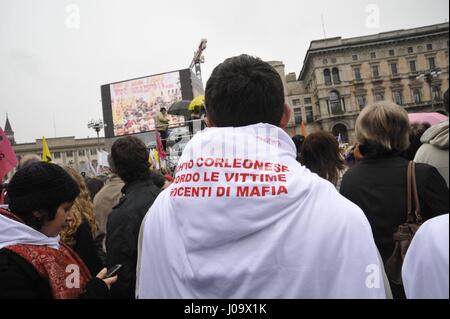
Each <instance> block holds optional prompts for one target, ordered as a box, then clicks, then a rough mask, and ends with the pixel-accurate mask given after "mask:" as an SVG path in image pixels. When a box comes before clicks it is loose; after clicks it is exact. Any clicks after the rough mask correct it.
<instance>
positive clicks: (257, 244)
mask: <svg viewBox="0 0 450 319" xmlns="http://www.w3.org/2000/svg"><path fill="white" fill-rule="evenodd" d="M205 105H206V118H205V123H206V125H207V126H208V128H206V129H204V130H202V131H201V132H200V133H198V134H195V135H194V136H193V138H192V139H191V140H190V142H189V143H188V144H187V146H186V147H185V149H184V151H183V154H182V156H181V158H180V161H179V166H178V169H177V170H175V172H170V171H166V170H160V171H154V170H151V169H150V164H149V151H148V149H147V148H146V146H145V144H144V143H143V142H142V141H141V140H139V139H138V138H136V137H133V136H127V137H123V138H120V139H118V140H116V141H115V142H114V144H113V145H112V148H111V154H110V156H109V158H108V160H109V164H110V170H111V173H110V175H109V176H108V179H107V180H106V181H100V182H99V180H98V179H97V180H95V179H85V178H83V177H82V176H81V175H80V174H79V173H78V172H77V171H76V170H74V169H72V168H70V167H59V166H57V165H55V164H51V163H46V162H41V161H40V160H39V159H38V158H35V157H27V158H24V159H23V160H22V161H21V163H20V166H19V168H18V170H17V172H16V173H15V175H14V176H13V177H12V179H11V180H10V182H9V184H8V186H7V189H6V195H5V204H6V205H7V207H8V208H7V209H6V208H2V209H0V298H83V299H92V298H94V299H95V298H120V299H134V298H139V299H162V298H168V299H176V298H188V299H201V298H205V299H211V298H213V299H217V298H219V299H241V298H249V299H260V298H263V299H270V298H289V299H290V298H294V299H296V298H301V299H302V298H313V299H317V298H357V299H360V298H369V299H389V298H395V299H403V298H449V270H448V269H449V268H448V267H449V252H448V251H449V250H448V246H449V228H448V227H449V226H448V223H449V217H448V213H449V199H448V192H449V189H448V175H449V170H448V166H449V161H448V154H449V150H448V146H449V138H448V120H447V121H445V122H442V123H439V124H437V125H435V126H430V125H429V124H427V123H423V124H420V125H411V124H410V121H409V119H408V114H407V112H406V111H405V110H404V109H403V108H402V107H400V106H398V105H396V104H394V103H391V102H378V103H376V104H373V105H369V106H367V107H365V108H364V109H363V110H362V112H361V113H360V115H359V117H358V119H357V121H356V127H355V133H356V143H355V145H352V146H351V147H349V148H348V149H346V150H343V149H342V147H340V145H339V143H338V141H337V139H336V137H334V136H333V135H331V134H330V133H328V132H325V131H318V132H314V133H312V134H310V135H308V136H294V137H293V138H291V137H289V135H288V134H287V133H286V132H285V131H284V130H283V128H285V127H286V125H287V124H288V122H289V120H290V118H291V110H290V108H289V106H288V105H287V104H285V101H284V89H283V84H282V81H281V78H280V76H279V74H278V73H277V72H276V71H275V70H274V68H273V67H271V66H270V65H269V64H268V63H266V62H263V61H262V60H260V59H258V58H255V57H251V56H248V55H241V56H237V57H233V58H230V59H227V60H225V61H224V62H223V63H221V64H220V65H218V66H217V67H216V68H215V69H214V71H213V73H212V75H211V77H210V79H209V80H208V82H207V85H206V95H205ZM444 105H445V108H446V111H447V112H448V105H449V100H448V91H447V92H446V93H445V101H444ZM160 113H161V114H159V115H158V116H159V118H158V123H159V124H157V125H156V126H157V129H158V130H162V131H164V130H166V129H167V128H166V125H167V123H166V120H165V117H166V115H165V114H164V111H162V112H160ZM197 113H199V112H198V110H197V111H196V114H195V116H197ZM198 115H199V114H198ZM264 133H267V135H264ZM249 141H250V142H249ZM251 141H256V142H255V143H256V144H258V145H257V146H255V147H250V146H249V144H251V143H252V142H251ZM261 143H262V145H263V147H260V146H261ZM252 146H253V145H252ZM274 146H275V147H274ZM240 148H243V149H244V151H243V152H242V153H239V154H236V152H239V149H240ZM227 150H228V151H227ZM208 159H211V163H213V164H214V165H207V163H208ZM233 160H234V162H233ZM231 162H233V163H239V165H237V164H236V165H228V164H227V163H231ZM250 162H251V163H255V164H254V165H251V166H246V165H245V163H250ZM411 162H415V169H414V174H413V175H414V176H415V182H416V188H417V194H418V200H417V202H416V203H415V204H414V205H413V207H410V206H411V205H410V204H409V198H408V196H407V193H408V192H407V188H408V187H409V186H408V185H409V177H408V176H410V175H409V174H408V173H407V171H408V167H413V166H411V164H410V163H411ZM267 167H270V168H273V169H272V170H267V169H266V170H264V168H267ZM275 168H277V169H275ZM252 176H259V177H260V178H251V177H252ZM268 181H272V182H268ZM187 187H192V188H198V189H202V190H203V192H201V194H203V196H195V197H193V196H183V195H181V196H180V194H186V193H182V192H179V191H178V190H179V189H180V188H183V189H185V188H187ZM174 194H177V195H176V196H175V195H174ZM411 209H413V210H415V211H416V212H419V211H420V213H421V214H420V220H416V221H411V220H407V216H408V212H409V210H411ZM413 222H415V223H416V224H419V225H421V226H420V228H419V229H418V231H417V232H416V233H415V236H414V237H413V239H412V241H411V238H406V239H405V238H401V239H399V238H397V237H396V236H395V234H396V232H397V229H398V227H399V226H401V225H403V224H405V223H413ZM402 240H403V242H401V241H402ZM400 242H401V244H402V245H404V244H405V243H406V244H409V243H410V242H411V243H410V246H409V249H408V251H407V254H406V257H405V259H404V261H403V267H402V269H401V271H402V273H401V279H402V280H401V281H400V282H399V281H398V280H394V278H392V277H390V273H389V272H386V271H385V266H386V263H387V262H388V260H389V259H390V258H391V256H392V255H393V254H394V253H395V250H396V249H397V247H398V245H399V244H400ZM116 265H121V266H122V267H121V269H120V271H119V272H118V273H117V274H115V275H113V276H106V270H107V269H111V268H113V267H114V266H116ZM94 276H95V277H94Z"/></svg>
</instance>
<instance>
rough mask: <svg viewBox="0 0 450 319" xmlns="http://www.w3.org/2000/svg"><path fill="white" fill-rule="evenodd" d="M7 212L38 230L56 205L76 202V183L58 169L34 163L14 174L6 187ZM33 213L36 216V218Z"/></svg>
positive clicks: (78, 190) (56, 208)
mask: <svg viewBox="0 0 450 319" xmlns="http://www.w3.org/2000/svg"><path fill="white" fill-rule="evenodd" d="M7 191H8V196H9V208H10V210H11V212H12V213H14V214H15V215H16V216H17V217H19V218H20V219H22V220H23V221H24V222H25V224H27V225H28V226H30V227H32V228H34V229H36V230H40V229H41V228H42V225H43V224H44V222H45V221H52V220H53V219H54V218H55V216H56V212H57V210H58V208H59V206H60V205H62V204H64V203H70V202H73V201H74V200H75V198H77V196H78V195H79V193H80V188H79V186H78V184H77V182H76V181H75V180H74V179H73V178H72V177H71V176H70V175H69V174H68V173H67V172H66V171H65V170H64V169H63V168H61V167H60V166H58V165H55V164H51V163H45V162H36V163H31V164H29V165H26V166H25V167H23V168H21V169H20V170H18V171H17V172H16V173H15V174H14V176H13V177H12V179H11V181H10V183H9V184H8V188H7ZM33 212H40V216H39V217H37V216H35V215H34V214H33Z"/></svg>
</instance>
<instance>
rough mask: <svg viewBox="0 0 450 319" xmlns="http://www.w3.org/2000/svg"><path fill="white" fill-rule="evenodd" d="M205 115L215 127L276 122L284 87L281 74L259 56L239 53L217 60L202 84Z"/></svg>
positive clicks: (281, 109) (281, 113)
mask: <svg viewBox="0 0 450 319" xmlns="http://www.w3.org/2000/svg"><path fill="white" fill-rule="evenodd" d="M205 105H206V113H207V117H208V118H209V119H210V121H211V122H212V123H213V124H214V125H215V126H217V127H227V126H232V127H240V126H247V125H252V124H257V123H268V124H273V125H276V126H278V125H280V121H281V118H282V116H283V106H284V88H283V82H282V81H281V77H280V75H279V74H278V72H277V71H275V69H274V68H273V67H272V66H271V65H270V64H269V63H266V62H264V61H262V60H261V59H259V58H255V57H251V56H249V55H245V54H244V55H240V56H237V57H233V58H229V59H227V60H225V61H224V62H223V63H221V64H219V65H218V66H217V67H216V68H215V69H214V71H213V72H212V74H211V77H210V78H209V80H208V82H207V84H206V94H205Z"/></svg>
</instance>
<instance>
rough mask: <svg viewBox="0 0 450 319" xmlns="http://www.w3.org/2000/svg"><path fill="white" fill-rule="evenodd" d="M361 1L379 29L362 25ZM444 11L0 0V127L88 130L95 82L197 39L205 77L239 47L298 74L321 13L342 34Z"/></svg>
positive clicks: (60, 132) (409, 23) (397, 4)
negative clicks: (376, 16)
mask: <svg viewBox="0 0 450 319" xmlns="http://www.w3.org/2000/svg"><path fill="white" fill-rule="evenodd" d="M71 4H74V5H76V7H73V6H70V5H71ZM369 4H376V5H378V6H379V9H380V21H379V26H378V27H374V25H368V24H367V23H366V20H367V17H368V16H369V15H370V14H371V13H370V12H366V9H367V8H368V7H367V6H368V5H369ZM369 8H370V7H369ZM77 10H79V17H80V19H79V28H77V24H76V21H77V18H76V17H77V15H76V12H77ZM448 12H449V2H448V0H428V1H425V0H421V1H419V0H412V1H411V0H395V1H392V0H339V1H337V0H314V1H303V0H302V1H300V0H171V1H155V0H146V1H145V0H78V1H77V0H73V1H66V0H0V125H1V126H2V127H3V125H4V123H5V117H6V112H8V113H9V118H10V121H11V124H12V126H13V129H14V130H15V132H16V140H17V142H19V143H23V142H33V141H34V140H35V139H36V138H41V137H42V136H46V137H54V135H55V130H54V125H53V123H54V122H55V123H56V135H57V136H76V137H87V136H91V137H94V136H95V132H94V131H92V130H89V129H87V127H86V124H87V122H88V121H89V120H90V119H92V118H101V117H102V109H101V103H100V85H101V84H106V83H110V82H115V81H120V80H125V79H129V78H135V77H139V76H145V75H150V74H155V73H161V72H166V71H172V70H177V69H183V68H186V67H188V66H189V63H190V62H191V59H192V56H193V53H194V50H195V49H196V47H197V45H198V44H199V42H200V39H201V38H203V37H204V38H207V39H208V48H207V49H206V51H205V59H206V61H205V64H203V66H202V70H203V78H204V82H205V83H206V80H207V78H208V77H209V75H210V73H211V71H212V69H213V68H214V67H215V66H216V65H217V64H218V63H220V62H221V61H223V60H224V59H225V58H227V57H230V56H233V55H237V54H240V53H248V54H252V55H256V56H259V57H261V58H262V59H264V60H279V61H283V62H284V63H285V64H286V72H296V73H297V75H298V73H299V71H300V70H301V67H302V64H303V58H304V56H305V53H306V51H307V49H308V46H309V43H310V41H311V40H314V39H320V38H323V35H324V33H323V28H322V22H321V15H322V14H323V15H324V20H325V30H326V36H327V37H334V36H342V37H344V38H347V37H353V36H361V35H367V34H373V33H378V32H384V31H389V30H395V29H405V28H413V27H419V26H424V25H430V24H435V23H442V22H446V21H447V22H448V15H449V13H448ZM53 119H55V121H53Z"/></svg>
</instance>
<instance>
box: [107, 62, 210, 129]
mask: <svg viewBox="0 0 450 319" xmlns="http://www.w3.org/2000/svg"><path fill="white" fill-rule="evenodd" d="M197 86H198V83H195V75H194V76H193V72H192V71H191V70H189V69H186V70H181V71H175V72H169V73H163V74H158V75H152V76H147V77H143V78H139V79H133V80H127V81H123V82H117V83H112V84H107V85H103V86H102V87H101V90H102V104H103V116H104V122H105V123H106V124H107V127H106V128H105V136H106V137H116V136H123V135H129V134H137V133H143V132H148V131H152V130H154V129H155V120H154V119H155V116H156V113H157V112H158V111H159V110H160V109H161V108H162V107H164V108H166V110H169V108H170V106H171V105H172V104H173V103H175V102H178V101H181V100H183V99H184V100H190V99H192V98H193V97H194V92H193V91H196V93H195V94H198V93H197V91H199V90H198V88H197ZM194 87H195V90H194ZM201 89H202V88H201ZM169 119H170V123H169V124H170V125H175V124H177V123H179V122H182V121H184V120H185V119H184V117H182V116H174V115H169Z"/></svg>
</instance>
